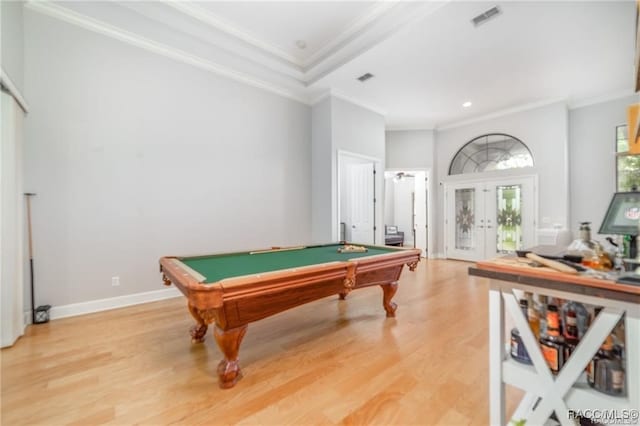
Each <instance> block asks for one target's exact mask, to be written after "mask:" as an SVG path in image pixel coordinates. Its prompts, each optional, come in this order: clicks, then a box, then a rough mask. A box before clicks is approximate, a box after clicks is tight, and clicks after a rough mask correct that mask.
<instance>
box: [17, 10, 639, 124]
mask: <svg viewBox="0 0 640 426" xmlns="http://www.w3.org/2000/svg"><path fill="white" fill-rule="evenodd" d="M496 5H497V6H498V7H499V8H500V9H501V13H500V14H499V15H498V16H497V17H495V18H494V19H492V20H490V21H488V22H486V23H484V24H482V25H480V26H478V27H475V26H474V25H473V24H472V23H471V19H472V18H473V17H475V16H476V15H478V14H480V13H482V12H484V11H486V10H487V9H489V8H491V7H493V6H496ZM27 7H29V8H30V9H33V10H36V11H38V12H41V13H46V14H49V15H51V16H54V17H56V18H58V19H63V20H65V21H67V22H70V23H72V24H75V25H79V26H82V27H84V28H86V29H89V30H92V31H96V32H98V33H102V34H104V35H107V36H110V37H114V38H116V39H119V40H121V41H124V42H126V43H129V44H133V45H136V46H138V47H141V48H144V49H147V50H150V51H154V52H156V53H159V54H162V55H165V56H168V57H170V58H172V59H174V60H179V61H182V62H186V63H189V64H191V65H193V66H196V67H199V68H201V69H205V70H207V71H210V72H213V73H216V74H219V75H223V76H225V77H229V78H233V79H235V80H239V81H242V82H244V83H247V84H251V85H253V86H256V87H260V88H262V89H265V90H269V91H272V92H275V93H278V94H280V95H283V96H287V97H289V98H293V99H296V100H299V101H301V102H305V103H309V104H312V103H313V102H314V100H317V99H319V98H321V97H322V96H324V95H325V94H326V93H329V92H331V93H334V94H335V95H336V96H340V97H343V98H347V99H349V100H351V101H353V102H356V103H358V104H361V105H364V106H367V107H369V108H371V109H374V110H376V111H378V112H381V113H383V114H384V115H385V118H386V122H387V127H388V128H398V129H400V128H423V129H424V128H442V127H446V126H450V125H452V124H454V123H458V122H461V121H464V120H469V119H473V118H476V117H479V116H483V115H487V114H492V113H496V112H497V111H501V110H507V109H517V108H524V107H526V106H530V105H535V104H540V103H545V102H549V101H552V100H559V99H563V100H566V101H567V102H569V103H570V104H576V103H581V102H588V101H589V100H590V99H594V98H606V97H612V96H621V95H624V94H627V95H628V94H631V93H633V91H632V88H633V82H634V79H633V54H634V53H633V52H634V31H635V19H634V16H635V15H634V12H635V0H625V1H602V2H595V1H567V2H563V1H555V2H542V1H532V2H525V1H499V2H484V1H469V2H462V1H448V2H445V1H428V2H357V1H356V2H350V1H349V2H336V1H326V2H320V1H313V2H287V1H283V2H243V1H235V2H186V1H180V2H177V1H149V2H127V1H121V2H117V1H110V2H102V1H91V2H81V1H78V2H42V1H30V2H28V3H27ZM299 41H301V42H303V44H304V46H303V48H301V47H300V46H299V45H298V44H301V43H299ZM367 72H369V73H372V74H374V76H375V77H374V78H372V79H370V80H368V81H367V82H365V83H362V82H360V81H358V80H356V78H357V77H358V76H360V75H362V74H364V73H367ZM466 101H471V102H472V106H471V107H469V108H463V107H462V103H463V102H466Z"/></svg>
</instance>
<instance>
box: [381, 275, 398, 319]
mask: <svg viewBox="0 0 640 426" xmlns="http://www.w3.org/2000/svg"><path fill="white" fill-rule="evenodd" d="M380 287H382V306H384V310H385V311H387V318H392V317H395V316H396V309H397V308H398V305H396V304H395V303H393V302H392V301H391V299H393V296H394V295H395V294H396V291H398V283H397V282H391V283H388V284H381V285H380Z"/></svg>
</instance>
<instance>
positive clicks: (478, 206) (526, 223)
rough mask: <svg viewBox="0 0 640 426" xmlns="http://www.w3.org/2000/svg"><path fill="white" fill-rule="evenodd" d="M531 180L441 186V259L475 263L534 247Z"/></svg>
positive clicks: (532, 182) (532, 187) (533, 183)
mask: <svg viewBox="0 0 640 426" xmlns="http://www.w3.org/2000/svg"><path fill="white" fill-rule="evenodd" d="M535 190H536V188H535V177H534V176H529V177H518V178H511V179H500V180H490V181H473V182H459V183H458V182H456V183H450V184H447V185H446V186H445V256H446V257H447V258H450V259H461V260H470V261H476V260H481V259H488V258H492V257H496V256H497V255H499V254H503V253H510V252H514V251H515V250H520V249H523V248H525V247H530V246H532V245H534V235H535V224H536V222H535V215H536V202H537V196H536V192H535Z"/></svg>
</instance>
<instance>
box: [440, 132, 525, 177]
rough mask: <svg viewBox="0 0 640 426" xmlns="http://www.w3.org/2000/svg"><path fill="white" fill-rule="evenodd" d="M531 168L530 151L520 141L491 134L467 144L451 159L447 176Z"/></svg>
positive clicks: (500, 134) (499, 134) (498, 134)
mask: <svg viewBox="0 0 640 426" xmlns="http://www.w3.org/2000/svg"><path fill="white" fill-rule="evenodd" d="M532 166H533V157H532V156H531V151H529V148H527V146H526V145H525V144H524V143H523V142H522V141H521V140H519V139H517V138H514V137H513V136H509V135H506V134H504V133H491V134H488V135H484V136H479V137H477V138H475V139H472V140H471V141H469V142H467V144H466V145H465V146H463V147H462V148H461V149H460V151H458V153H457V154H456V155H455V156H454V157H453V161H451V165H450V166H449V174H450V175H460V174H465V173H480V172H489V171H492V170H504V169H516V168H520V167H532Z"/></svg>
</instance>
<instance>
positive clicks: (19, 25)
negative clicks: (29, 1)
mask: <svg viewBox="0 0 640 426" xmlns="http://www.w3.org/2000/svg"><path fill="white" fill-rule="evenodd" d="M23 5H24V2H23V1H0V15H1V16H0V22H1V24H0V28H1V29H2V31H1V32H0V38H1V40H2V41H1V42H0V65H2V69H3V70H4V72H6V73H7V75H8V76H9V78H10V79H11V81H13V84H15V85H16V88H17V89H18V90H19V91H20V92H21V93H23V92H24V81H23V75H24V66H23V19H22V17H23V15H22V14H23V10H24V8H23Z"/></svg>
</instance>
